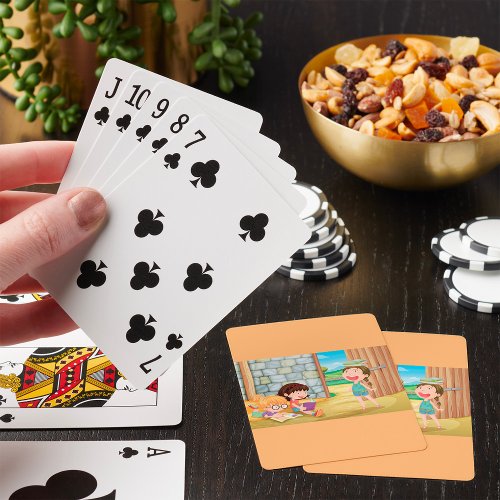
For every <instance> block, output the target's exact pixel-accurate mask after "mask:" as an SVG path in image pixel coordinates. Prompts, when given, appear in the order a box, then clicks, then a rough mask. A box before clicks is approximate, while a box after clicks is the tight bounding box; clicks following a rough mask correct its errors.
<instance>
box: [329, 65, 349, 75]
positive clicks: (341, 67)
mask: <svg viewBox="0 0 500 500" xmlns="http://www.w3.org/2000/svg"><path fill="white" fill-rule="evenodd" d="M330 68H332V69H334V70H335V71H336V72H337V73H340V74H341V75H344V76H345V74H346V73H347V68H346V67H345V66H344V65H343V64H332V65H331V66H330Z"/></svg>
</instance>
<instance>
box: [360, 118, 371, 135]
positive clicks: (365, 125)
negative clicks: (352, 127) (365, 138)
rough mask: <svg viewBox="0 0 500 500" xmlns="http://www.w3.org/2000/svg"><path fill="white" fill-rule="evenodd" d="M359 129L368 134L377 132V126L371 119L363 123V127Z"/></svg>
mask: <svg viewBox="0 0 500 500" xmlns="http://www.w3.org/2000/svg"><path fill="white" fill-rule="evenodd" d="M359 131H360V132H361V133H362V134H366V135H374V134H375V126H374V125H373V122H372V121H371V120H366V121H364V122H363V123H362V125H361V127H359Z"/></svg>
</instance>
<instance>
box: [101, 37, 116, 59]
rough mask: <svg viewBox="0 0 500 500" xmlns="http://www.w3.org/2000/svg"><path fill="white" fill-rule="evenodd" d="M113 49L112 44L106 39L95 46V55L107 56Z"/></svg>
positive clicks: (109, 55)
mask: <svg viewBox="0 0 500 500" xmlns="http://www.w3.org/2000/svg"><path fill="white" fill-rule="evenodd" d="M113 50H115V47H114V45H112V44H111V43H110V41H109V40H106V41H105V42H104V43H100V44H99V45H98V46H97V55H99V56H101V57H104V58H108V57H111V54H113Z"/></svg>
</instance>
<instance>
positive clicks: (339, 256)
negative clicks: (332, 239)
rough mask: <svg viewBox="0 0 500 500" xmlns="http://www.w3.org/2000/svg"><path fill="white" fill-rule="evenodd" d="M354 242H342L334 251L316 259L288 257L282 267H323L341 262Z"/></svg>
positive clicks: (351, 248)
mask: <svg viewBox="0 0 500 500" xmlns="http://www.w3.org/2000/svg"><path fill="white" fill-rule="evenodd" d="M353 248H354V243H353V241H352V240H349V242H348V243H344V245H342V246H341V247H340V248H339V249H338V250H337V251H336V252H332V253H329V254H326V255H324V256H323V257H318V258H316V259H288V260H287V261H286V262H285V263H284V264H283V267H289V268H290V267H293V268H294V269H297V268H298V269H323V268H325V267H328V266H333V265H336V264H340V263H341V262H343V261H344V260H345V259H346V258H347V256H348V255H349V252H351V251H353Z"/></svg>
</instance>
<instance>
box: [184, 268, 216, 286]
mask: <svg viewBox="0 0 500 500" xmlns="http://www.w3.org/2000/svg"><path fill="white" fill-rule="evenodd" d="M209 271H213V268H212V267H211V266H210V264H208V263H207V265H206V266H205V269H203V267H202V265H201V264H198V263H194V264H190V265H189V266H188V268H187V278H186V279H185V280H184V289H185V290H187V291H188V292H194V291H195V290H197V289H198V288H200V289H201V290H206V289H207V288H210V287H211V286H212V276H211V275H210V274H208V272H209Z"/></svg>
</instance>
